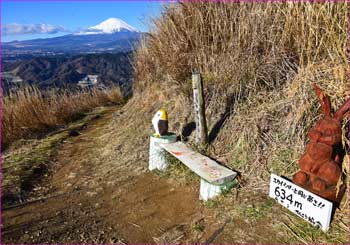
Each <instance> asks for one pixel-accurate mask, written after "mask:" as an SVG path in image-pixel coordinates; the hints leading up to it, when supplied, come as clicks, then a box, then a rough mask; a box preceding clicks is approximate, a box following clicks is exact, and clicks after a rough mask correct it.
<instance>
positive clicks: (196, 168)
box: [149, 138, 237, 201]
mask: <svg viewBox="0 0 350 245" xmlns="http://www.w3.org/2000/svg"><path fill="white" fill-rule="evenodd" d="M154 147H156V148H157V149H156V150H157V153H156V154H157V155H158V156H156V157H154V156H153V158H152V156H151V155H150V167H149V168H150V170H152V169H159V170H165V169H166V167H167V160H166V157H165V156H164V154H165V152H164V150H165V151H167V152H169V153H170V154H171V155H173V156H174V157H176V158H177V159H178V160H180V161H181V162H182V163H183V164H185V165H186V166H187V167H188V168H189V169H191V170H192V171H193V172H194V173H196V174H197V175H198V176H200V178H201V182H200V191H199V198H200V199H201V200H204V201H207V200H208V199H211V198H214V197H216V196H218V195H219V194H221V193H222V191H224V190H228V189H229V188H230V187H231V186H232V184H233V180H234V179H235V177H236V176H237V173H236V172H234V171H232V170H230V169H228V168H226V167H224V166H222V165H220V164H218V163H217V162H215V161H214V160H212V159H210V158H208V157H206V156H203V155H201V154H200V153H198V152H195V151H193V150H192V149H191V148H189V147H188V146H187V145H186V144H184V143H183V142H176V141H175V140H174V139H170V140H166V139H164V138H163V139H161V138H159V139H158V140H157V139H154V140H153V147H152V138H151V147H150V154H152V153H154V152H155V151H154ZM152 148H153V149H152ZM162 150H163V151H162ZM152 160H153V161H154V160H155V161H158V162H157V163H154V162H151V161H152ZM151 165H152V166H151Z"/></svg>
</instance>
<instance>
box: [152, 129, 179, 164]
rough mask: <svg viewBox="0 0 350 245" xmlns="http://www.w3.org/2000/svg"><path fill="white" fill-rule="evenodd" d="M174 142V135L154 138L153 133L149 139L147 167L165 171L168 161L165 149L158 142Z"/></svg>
mask: <svg viewBox="0 0 350 245" xmlns="http://www.w3.org/2000/svg"><path fill="white" fill-rule="evenodd" d="M173 142H176V135H175V134H174V135H170V136H167V137H159V138H156V137H154V136H153V135H152V136H151V139H150V147H149V162H148V169H149V170H151V171H152V170H154V169H158V170H160V171H165V170H166V168H167V167H168V162H167V158H166V151H165V150H164V149H163V148H162V147H160V146H159V143H173Z"/></svg>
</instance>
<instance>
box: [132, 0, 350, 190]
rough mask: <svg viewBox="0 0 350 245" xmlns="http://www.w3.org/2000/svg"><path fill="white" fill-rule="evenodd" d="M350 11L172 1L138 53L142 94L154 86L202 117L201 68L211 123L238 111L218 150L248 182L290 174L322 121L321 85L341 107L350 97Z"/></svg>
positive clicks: (181, 117) (184, 111)
mask: <svg viewBox="0 0 350 245" xmlns="http://www.w3.org/2000/svg"><path fill="white" fill-rule="evenodd" d="M346 16H347V5H346V3H268V4H265V3H222V2H221V3H212V2H183V3H178V4H171V5H166V6H164V10H163V14H162V16H161V17H160V18H159V19H154V20H153V31H152V32H151V34H150V35H149V36H148V37H147V38H146V39H145V40H144V42H143V43H142V45H141V46H140V48H139V49H138V50H137V53H136V59H135V75H136V79H135V80H136V85H135V87H136V94H137V93H140V94H141V93H142V94H146V93H147V92H146V91H149V94H151V95H152V96H149V97H157V98H159V99H158V101H160V103H161V104H162V106H165V107H167V108H168V109H172V110H173V111H172V112H173V113H174V114H175V115H176V117H175V119H174V120H176V121H178V122H179V124H180V125H183V124H185V123H187V122H189V121H190V120H191V118H192V112H191V111H192V103H191V100H192V90H191V81H190V77H191V71H193V70H198V71H200V72H201V74H202V76H203V80H204V83H205V96H206V104H207V112H206V113H207V117H208V118H207V120H208V124H209V126H210V127H209V129H210V128H211V129H210V130H212V129H213V127H214V125H215V124H216V123H217V122H218V121H219V120H220V119H221V118H222V117H223V114H224V113H228V112H231V115H230V116H229V117H228V118H227V119H226V120H225V122H224V123H223V125H222V127H220V128H219V129H220V130H219V134H218V137H217V138H216V139H215V140H214V141H213V142H212V146H213V148H212V151H211V152H210V154H212V155H214V156H219V157H221V156H225V157H226V159H228V160H227V161H228V162H227V163H228V164H229V165H231V166H232V167H234V168H237V169H238V170H240V171H242V172H243V173H245V176H246V177H247V178H249V177H251V176H254V178H255V176H256V175H257V173H258V174H259V173H260V172H261V171H259V170H262V172H264V173H266V171H265V170H268V171H267V173H268V172H270V171H274V172H277V173H278V174H287V175H290V174H292V173H293V171H294V170H296V167H297V164H296V160H297V159H298V157H299V156H300V154H301V153H302V151H303V149H304V147H305V143H306V141H307V138H306V135H307V134H306V133H307V131H308V130H309V129H310V127H311V126H312V125H313V123H314V122H315V121H316V120H317V119H318V118H319V109H318V108H319V103H318V100H317V97H316V96H315V94H314V92H313V91H312V86H311V85H312V83H317V84H319V85H320V86H321V87H322V88H323V89H324V90H325V91H326V92H327V93H328V94H329V95H330V97H331V101H332V105H333V108H335V107H337V106H339V105H340V104H341V103H342V102H343V101H344V100H345V98H346V96H348V95H349V94H350V93H349V88H348V87H347V86H346V81H347V76H346V74H347V72H346V69H347V57H346V30H347V22H346ZM160 95H162V96H160ZM143 97H146V98H147V96H143ZM148 102H149V104H155V102H154V99H149V100H148ZM170 116H171V112H170ZM178 130H181V127H180V128H179V129H178ZM255 170H258V171H255ZM262 177H263V178H266V175H265V174H263V176H262ZM258 186H259V188H260V186H261V185H258Z"/></svg>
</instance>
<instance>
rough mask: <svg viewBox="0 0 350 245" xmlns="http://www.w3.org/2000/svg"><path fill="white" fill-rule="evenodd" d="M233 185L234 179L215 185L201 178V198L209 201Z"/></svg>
mask: <svg viewBox="0 0 350 245" xmlns="http://www.w3.org/2000/svg"><path fill="white" fill-rule="evenodd" d="M232 186H233V180H232V181H228V182H226V183H224V184H221V185H214V184H211V183H209V182H208V181H206V180H205V179H202V178H201V185H200V190H199V199H200V200H203V201H208V200H209V199H212V198H214V197H216V196H218V195H220V194H221V193H222V192H223V191H226V190H229V189H231V188H232Z"/></svg>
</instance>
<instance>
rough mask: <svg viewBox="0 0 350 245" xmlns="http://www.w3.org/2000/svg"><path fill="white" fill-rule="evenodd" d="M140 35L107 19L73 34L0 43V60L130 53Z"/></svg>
mask: <svg viewBox="0 0 350 245" xmlns="http://www.w3.org/2000/svg"><path fill="white" fill-rule="evenodd" d="M142 35H145V34H144V33H141V32H139V31H138V30H136V29H135V28H134V27H132V26H130V25H128V24H127V23H125V22H124V21H122V20H120V19H117V18H109V19H107V20H105V21H103V22H101V23H100V24H98V25H95V26H92V27H89V28H87V29H84V30H80V31H78V32H76V33H74V34H69V35H64V36H60V37H54V38H43V39H33V40H25V41H12V42H5V43H2V51H3V60H4V61H17V60H22V59H28V58H32V57H37V56H52V55H62V54H64V55H77V54H84V53H105V52H110V53H118V52H128V51H131V50H133V49H134V47H135V46H136V45H137V44H138V42H139V41H140V38H141V36H142Z"/></svg>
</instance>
